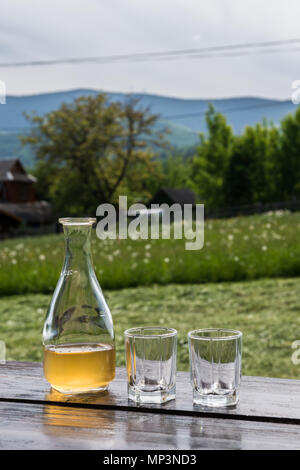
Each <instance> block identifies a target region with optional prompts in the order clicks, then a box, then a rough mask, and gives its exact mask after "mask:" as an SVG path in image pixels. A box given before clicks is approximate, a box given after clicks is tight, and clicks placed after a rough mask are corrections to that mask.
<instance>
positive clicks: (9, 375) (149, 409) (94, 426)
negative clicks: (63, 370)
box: [0, 362, 300, 450]
mask: <svg viewBox="0 0 300 470" xmlns="http://www.w3.org/2000/svg"><path fill="white" fill-rule="evenodd" d="M116 377H117V378H116V380H115V381H114V382H113V383H112V384H111V387H110V391H109V392H108V393H106V394H90V395H84V396H73V397H71V396H65V395H61V394H59V393H58V392H55V391H51V390H50V388H49V385H48V383H47V382H46V381H45V379H44V378H43V370H42V365H41V364H40V363H28V362H26V363H25V362H7V363H6V364H2V365H0V449H106V450H110V449H131V450H132V449H134V450H136V449H153V450H154V449H164V450H167V449H184V450H188V449H193V450H194V449H300V381H297V380H284V379H268V378H263V377H243V381H242V388H241V398H240V404H239V405H238V406H237V407H236V408H235V409H228V410H226V409H218V410H213V411H210V410H208V409H203V408H200V407H197V406H193V404H192V392H191V386H190V381H189V375H188V374H187V373H185V372H178V375H177V399H176V401H172V402H169V403H166V404H164V405H141V406H137V405H135V404H134V403H133V402H131V401H128V399H127V387H126V376H125V370H124V369H118V370H117V374H116Z"/></svg>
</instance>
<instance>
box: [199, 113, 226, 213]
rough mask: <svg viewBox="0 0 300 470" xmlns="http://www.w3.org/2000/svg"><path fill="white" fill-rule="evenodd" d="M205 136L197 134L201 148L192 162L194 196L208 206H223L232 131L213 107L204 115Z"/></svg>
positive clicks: (223, 117)
mask: <svg viewBox="0 0 300 470" xmlns="http://www.w3.org/2000/svg"><path fill="white" fill-rule="evenodd" d="M206 124H207V131H208V132H207V134H206V135H205V134H204V133H201V134H200V145H199V146H198V148H197V154H196V156H195V157H194V159H193V168H192V171H193V175H194V176H193V180H194V183H195V186H196V187H197V192H198V193H199V195H200V196H201V198H202V199H203V200H204V202H205V204H206V205H208V206H215V207H218V206H222V205H223V204H224V192H223V184H224V176H225V172H226V169H227V166H228V162H229V159H230V154H231V147H232V143H233V132H232V128H231V127H230V126H229V125H228V124H227V121H226V118H225V116H223V115H222V114H221V113H217V112H216V111H215V109H214V107H213V105H210V106H209V109H208V111H207V113H206Z"/></svg>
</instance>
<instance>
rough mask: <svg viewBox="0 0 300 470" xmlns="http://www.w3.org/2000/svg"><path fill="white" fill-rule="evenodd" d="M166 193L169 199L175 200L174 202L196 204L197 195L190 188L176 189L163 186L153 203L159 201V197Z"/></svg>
mask: <svg viewBox="0 0 300 470" xmlns="http://www.w3.org/2000/svg"><path fill="white" fill-rule="evenodd" d="M163 194H165V195H166V196H167V197H168V199H170V200H171V201H173V203H178V204H195V203H196V196H195V193H194V192H193V191H191V190H190V189H187V188H185V189H174V188H161V189H160V190H159V191H158V192H157V193H156V195H155V196H154V198H153V200H152V201H151V203H153V202H154V201H155V202H159V199H160V198H161V197H162V196H163Z"/></svg>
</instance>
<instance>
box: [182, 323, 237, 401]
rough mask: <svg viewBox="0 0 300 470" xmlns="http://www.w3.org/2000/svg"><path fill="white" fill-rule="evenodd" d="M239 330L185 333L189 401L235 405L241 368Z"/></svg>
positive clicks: (209, 330) (208, 330)
mask: <svg viewBox="0 0 300 470" xmlns="http://www.w3.org/2000/svg"><path fill="white" fill-rule="evenodd" d="M242 336H243V335H242V333H241V332H240V331H236V330H227V329H204V330H195V331H190V332H189V333H188V340H189V352H190V372H191V384H192V389H193V401H194V404H196V405H202V406H209V407H225V406H233V405H236V404H237V402H238V400H239V387H240V382H241V367H242Z"/></svg>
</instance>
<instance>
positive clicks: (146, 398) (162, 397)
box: [128, 385, 176, 404]
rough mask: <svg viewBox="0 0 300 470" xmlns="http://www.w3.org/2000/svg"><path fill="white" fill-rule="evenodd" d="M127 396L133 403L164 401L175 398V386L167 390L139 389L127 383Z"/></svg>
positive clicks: (158, 402) (159, 402)
mask: <svg viewBox="0 0 300 470" xmlns="http://www.w3.org/2000/svg"><path fill="white" fill-rule="evenodd" d="M128 398H129V400H133V401H134V402H135V403H157V404H161V403H166V402H168V401H170V400H175V398H176V386H175V385H174V387H172V388H170V389H168V390H155V391H149V390H140V389H138V388H136V387H132V386H131V385H128Z"/></svg>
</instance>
